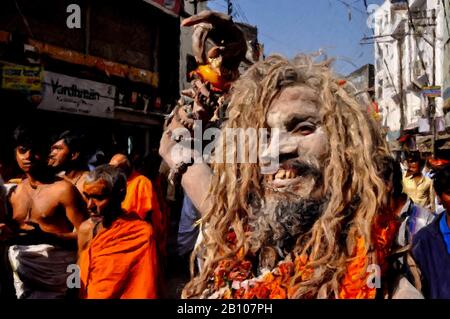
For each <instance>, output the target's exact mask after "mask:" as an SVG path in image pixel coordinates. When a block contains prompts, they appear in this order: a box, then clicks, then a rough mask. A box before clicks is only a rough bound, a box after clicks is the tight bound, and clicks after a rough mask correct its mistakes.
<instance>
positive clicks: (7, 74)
mask: <svg viewBox="0 0 450 319" xmlns="http://www.w3.org/2000/svg"><path fill="white" fill-rule="evenodd" d="M2 89H5V90H19V91H41V89H42V69H41V67H29V66H23V65H4V66H3V68H2Z"/></svg>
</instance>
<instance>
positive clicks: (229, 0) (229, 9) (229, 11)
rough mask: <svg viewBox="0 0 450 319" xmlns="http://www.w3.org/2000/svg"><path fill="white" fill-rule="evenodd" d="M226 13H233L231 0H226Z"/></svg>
mask: <svg viewBox="0 0 450 319" xmlns="http://www.w3.org/2000/svg"><path fill="white" fill-rule="evenodd" d="M227 14H228V15H229V16H231V15H232V14H233V4H232V3H231V0H227Z"/></svg>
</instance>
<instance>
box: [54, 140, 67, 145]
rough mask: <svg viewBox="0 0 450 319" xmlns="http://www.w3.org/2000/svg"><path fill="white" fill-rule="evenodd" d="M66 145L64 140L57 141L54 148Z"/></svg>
mask: <svg viewBox="0 0 450 319" xmlns="http://www.w3.org/2000/svg"><path fill="white" fill-rule="evenodd" d="M64 145H66V143H65V142H64V139H60V140H57V141H56V142H55V143H53V145H52V146H64Z"/></svg>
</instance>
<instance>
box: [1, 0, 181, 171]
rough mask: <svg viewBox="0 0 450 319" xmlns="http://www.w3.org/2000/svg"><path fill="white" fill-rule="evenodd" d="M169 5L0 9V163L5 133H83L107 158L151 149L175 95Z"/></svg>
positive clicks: (174, 28) (72, 1)
mask: <svg viewBox="0 0 450 319" xmlns="http://www.w3.org/2000/svg"><path fill="white" fill-rule="evenodd" d="M181 9H182V6H181V2H180V1H179V0H173V1H160V0H154V1H153V0H130V1H114V2H111V1H107V0H96V1H89V0H88V1H76V0H24V1H20V2H18V3H17V5H16V4H15V2H14V1H4V2H2V9H1V11H0V70H1V72H0V76H1V79H0V81H1V82H0V83H1V88H0V104H1V107H0V118H1V120H2V125H1V127H0V144H1V145H2V148H1V150H0V152H1V154H0V162H2V163H5V162H8V161H9V160H10V158H11V156H10V155H11V154H12V152H11V150H10V148H9V147H3V146H8V145H10V143H11V141H10V140H11V135H12V130H13V129H14V127H15V126H16V125H17V124H19V123H21V122H24V121H27V120H28V121H29V120H31V121H34V122H35V123H38V124H39V125H41V127H42V130H50V131H53V132H56V131H61V130H63V129H73V128H76V129H83V130H85V131H86V132H88V135H89V136H91V137H92V139H91V141H92V144H93V145H97V146H99V147H102V148H103V151H104V152H105V153H106V154H107V155H110V154H111V153H113V152H116V151H121V152H128V153H140V154H142V155H145V154H146V153H148V152H149V151H150V150H151V149H153V148H156V147H157V144H158V142H159V140H160V135H161V132H162V124H163V120H164V114H165V113H167V112H168V111H169V109H170V107H169V106H170V105H173V104H174V103H175V101H176V100H177V98H178V95H179V86H178V78H179V46H180V44H179V39H180V36H179V32H180V27H179V12H180V10H181Z"/></svg>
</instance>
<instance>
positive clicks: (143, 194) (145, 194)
mask: <svg viewBox="0 0 450 319" xmlns="http://www.w3.org/2000/svg"><path fill="white" fill-rule="evenodd" d="M109 164H110V165H112V166H114V167H118V168H120V169H121V170H123V172H124V173H125V174H126V175H127V194H126V196H125V199H124V200H123V202H122V209H123V210H124V211H125V212H126V213H128V214H132V213H134V214H137V215H138V216H139V218H141V219H142V220H147V221H150V223H151V224H152V226H153V230H154V233H155V238H156V242H157V245H158V251H159V252H160V254H165V238H166V236H165V234H166V232H167V227H166V222H165V221H166V219H165V218H164V216H163V214H162V213H161V209H160V206H159V203H158V196H157V194H156V192H155V189H154V188H153V184H152V182H151V181H150V180H149V179H148V178H147V177H145V176H144V175H142V174H139V173H138V172H137V171H136V170H134V169H133V168H132V166H131V163H130V161H129V160H128V158H127V156H126V155H124V154H116V155H114V156H113V157H112V158H111V160H110V162H109Z"/></svg>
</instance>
